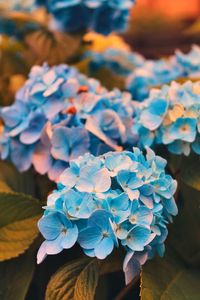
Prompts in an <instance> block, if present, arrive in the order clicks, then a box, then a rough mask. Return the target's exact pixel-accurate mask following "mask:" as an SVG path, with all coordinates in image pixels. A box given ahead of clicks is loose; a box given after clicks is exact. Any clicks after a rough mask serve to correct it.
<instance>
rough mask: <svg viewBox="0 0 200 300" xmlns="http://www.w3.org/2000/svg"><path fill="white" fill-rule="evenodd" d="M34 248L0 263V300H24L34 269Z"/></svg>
mask: <svg viewBox="0 0 200 300" xmlns="http://www.w3.org/2000/svg"><path fill="white" fill-rule="evenodd" d="M34 254H35V248H34V247H31V249H29V250H28V251H27V252H25V253H24V254H23V255H20V256H19V257H17V258H14V259H11V260H9V261H5V262H1V263H0V299H2V300H3V299H6V300H24V299H25V296H26V294H27V291H28V288H29V285H30V283H31V280H32V277H33V273H34V269H35V259H36V258H35V255H34Z"/></svg>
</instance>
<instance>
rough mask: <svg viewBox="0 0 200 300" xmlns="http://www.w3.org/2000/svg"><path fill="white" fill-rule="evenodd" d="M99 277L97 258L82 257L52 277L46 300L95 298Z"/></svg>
mask: <svg viewBox="0 0 200 300" xmlns="http://www.w3.org/2000/svg"><path fill="white" fill-rule="evenodd" d="M98 278H99V266H98V262H97V260H96V259H94V260H90V259H87V258H86V259H81V260H78V261H75V262H72V263H70V264H67V265H65V266H63V267H62V268H61V269H59V270H58V271H57V272H56V273H55V274H54V275H53V277H52V278H51V280H50V282H49V284H48V286H47V291H46V297H45V299H46V300H72V299H73V300H83V299H84V300H93V299H94V294H95V290H96V287H97V283H98Z"/></svg>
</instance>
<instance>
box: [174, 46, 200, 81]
mask: <svg viewBox="0 0 200 300" xmlns="http://www.w3.org/2000/svg"><path fill="white" fill-rule="evenodd" d="M175 56H176V60H177V62H178V64H179V65H180V66H181V67H182V68H183V74H184V76H188V75H195V73H199V72H200V66H199V63H200V47H199V46H198V45H193V46H192V49H191V51H190V52H189V53H186V54H184V53H182V52H181V51H180V50H177V51H176V55H175Z"/></svg>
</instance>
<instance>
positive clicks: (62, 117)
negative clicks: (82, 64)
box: [0, 65, 136, 180]
mask: <svg viewBox="0 0 200 300" xmlns="http://www.w3.org/2000/svg"><path fill="white" fill-rule="evenodd" d="M134 113H135V112H134V106H133V102H132V99H131V96H130V94H128V93H121V92H120V91H119V90H113V91H111V92H108V91H107V90H106V89H105V88H103V87H102V86H101V84H100V83H99V82H98V81H96V80H94V79H89V78H86V77H85V76H83V75H80V74H79V73H78V72H77V71H76V70H75V69H73V68H70V67H68V66H66V65H59V66H56V67H52V68H50V67H48V66H47V65H44V66H42V67H40V66H37V67H33V69H32V70H31V72H30V75H29V79H28V80H27V82H26V83H25V85H24V86H23V87H22V89H21V90H19V92H18V93H17V95H16V101H15V103H14V104H13V105H11V106H9V107H4V108H2V109H1V111H0V114H1V118H2V120H3V123H2V124H1V136H0V154H1V158H2V159H7V158H8V159H10V160H11V161H12V162H13V163H14V164H15V166H16V167H17V168H18V170H19V171H26V170H28V169H29V168H30V166H31V165H32V164H33V166H34V168H35V169H36V171H37V172H39V173H40V174H46V173H47V174H48V176H49V178H50V179H51V180H56V179H57V178H58V176H59V174H60V173H61V172H62V171H63V169H65V168H66V167H67V166H68V163H69V161H70V160H71V159H75V158H77V157H79V156H80V155H83V154H85V153H87V152H90V153H92V154H94V155H99V154H102V153H105V152H107V151H110V150H112V149H114V150H117V151H121V150H122V149H123V147H130V146H133V145H135V143H136V136H135V135H134V133H133V131H132V128H133V118H134ZM22 157H23V159H21V158H22Z"/></svg>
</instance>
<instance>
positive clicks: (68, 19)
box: [36, 0, 135, 34]
mask: <svg viewBox="0 0 200 300" xmlns="http://www.w3.org/2000/svg"><path fill="white" fill-rule="evenodd" d="M36 3H38V4H39V5H44V6H45V7H46V8H47V10H48V11H49V12H50V13H52V14H53V16H54V17H55V20H56V22H57V23H58V26H59V27H60V28H61V29H63V30H65V31H69V32H76V31H83V30H86V29H92V30H94V31H95V32H99V33H103V34H108V33H110V32H112V31H123V30H125V29H126V25H127V21H128V17H129V10H130V9H131V7H132V6H133V5H134V3H135V0H118V1H116V0H95V1H90V0H77V1H74V0H71V1H70V0H64V1H63V0H54V1H51V0H36Z"/></svg>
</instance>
